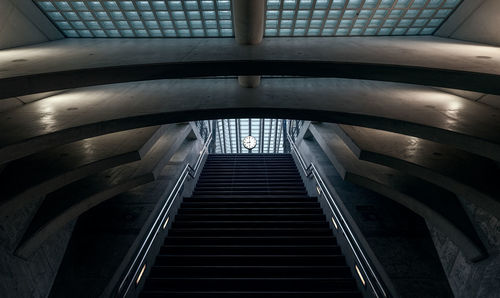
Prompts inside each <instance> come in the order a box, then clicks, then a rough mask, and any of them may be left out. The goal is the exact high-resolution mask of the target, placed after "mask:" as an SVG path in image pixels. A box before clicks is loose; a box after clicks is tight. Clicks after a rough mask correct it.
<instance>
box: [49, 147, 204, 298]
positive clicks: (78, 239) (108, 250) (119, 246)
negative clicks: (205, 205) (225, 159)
mask: <svg viewBox="0 0 500 298" xmlns="http://www.w3.org/2000/svg"><path fill="white" fill-rule="evenodd" d="M201 146H202V144H201V142H199V141H195V140H189V139H188V140H186V141H185V144H184V145H183V147H182V148H181V149H180V150H179V152H178V153H180V152H181V151H185V152H187V155H184V156H181V157H179V156H178V154H176V155H174V156H173V157H172V159H171V160H170V162H169V164H168V165H167V166H166V167H165V168H164V169H163V171H162V172H161V174H160V176H159V177H158V178H157V180H156V181H155V182H151V183H149V184H146V185H143V186H140V187H136V188H134V189H133V190H131V191H128V192H126V193H123V194H121V195H119V196H116V197H115V198H113V199H111V200H109V201H107V202H105V203H102V204H100V205H98V206H96V207H94V208H93V209H91V210H89V211H88V212H86V213H85V214H83V215H82V216H80V217H79V219H78V221H77V224H76V227H75V231H74V233H73V235H72V237H71V241H70V244H69V245H68V250H67V252H66V254H65V256H64V260H63V263H62V265H61V269H60V270H59V273H58V275H57V278H56V280H55V282H54V286H53V288H52V290H51V293H50V297H64V298H66V297H82V298H86V297H109V296H111V295H112V293H113V291H114V289H115V288H116V285H117V283H118V282H119V281H120V280H119V278H120V276H121V275H122V273H123V270H124V269H125V267H126V265H127V264H128V263H129V261H130V260H131V258H132V257H133V253H134V252H135V251H136V250H137V248H138V247H139V246H140V244H141V240H142V239H143V238H144V236H145V235H146V233H147V232H148V227H149V226H150V225H151V223H152V222H153V221H154V219H155V215H156V214H157V212H158V211H159V208H160V207H161V206H162V205H163V203H164V201H165V200H166V195H165V193H166V194H167V195H168V191H167V190H169V189H171V188H172V187H173V184H174V183H175V181H176V179H177V178H178V176H179V174H180V173H181V171H182V169H183V167H184V166H185V163H186V162H189V163H190V164H191V165H193V164H194V162H195V161H196V158H197V157H198V155H199V152H200V149H201ZM185 148H187V150H183V149H185ZM181 155H182V154H181ZM177 201H178V202H177V203H179V204H180V201H181V200H177ZM172 212H173V213H175V210H174V211H172ZM153 259H154V257H153Z"/></svg>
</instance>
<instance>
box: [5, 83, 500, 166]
mask: <svg viewBox="0 0 500 298" xmlns="http://www.w3.org/2000/svg"><path fill="white" fill-rule="evenodd" d="M238 117H259V118H263V117H268V118H269V117H271V118H272V117H275V118H283V119H303V120H317V121H325V122H334V123H343V124H350V125H357V126H364V127H371V128H376V129H381V130H387V131H393V132H397V133H402V134H407V135H412V136H416V137H421V138H424V139H429V140H434V141H437V142H440V143H445V144H449V145H453V146H455V147H458V148H462V149H464V150H466V151H470V152H473V153H476V154H478V155H482V156H485V157H488V158H491V159H495V160H500V133H499V132H500V121H499V119H500V111H499V110H496V109H493V108H490V107H487V106H485V105H482V104H478V103H475V102H471V101H468V100H466V99H463V98H461V97H458V96H456V95H452V94H449V93H446V92H442V91H439V90H435V89H434V88H429V87H423V86H415V85H406V84H396V83H383V82H374V81H358V80H348V79H311V80H307V79H268V80H265V81H263V83H262V88H255V89H248V88H240V87H239V86H238V85H237V84H234V81H233V80H220V79H219V80H218V79H198V80H168V81H150V82H140V83H125V84H115V85H106V86H99V87H92V88H90V87H89V88H81V89H77V90H72V91H69V92H65V93H63V94H59V95H56V96H52V97H50V98H46V99H43V100H41V101H37V102H34V103H31V104H29V105H25V106H22V107H19V108H17V109H15V110H12V111H9V112H5V113H1V114H0V120H1V121H0V130H1V131H2V133H1V134H0V163H5V162H7V161H12V160H15V159H18V158H21V157H23V156H27V155H29V154H32V153H35V152H38V151H41V150H44V149H47V148H50V147H54V146H57V145H62V144H65V143H69V142H74V141H77V140H81V139H84V138H90V137H94V136H97V135H102V134H107V133H112V132H116V131H121V130H127V129H133V128H138V127H145V126H153V125H160V124H166V123H176V122H184V121H190V120H200V119H220V118H238Z"/></svg>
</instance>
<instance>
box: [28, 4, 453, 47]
mask: <svg viewBox="0 0 500 298" xmlns="http://www.w3.org/2000/svg"><path fill="white" fill-rule="evenodd" d="M34 1H35V3H37V5H38V6H39V7H40V8H41V9H42V11H43V12H44V13H45V14H46V15H47V16H48V17H49V19H50V20H51V21H52V22H53V23H54V24H55V25H56V26H57V27H58V28H59V29H60V30H61V32H63V33H64V35H65V36H67V37H90V38H92V37H232V36H234V32H233V22H232V19H233V17H232V12H231V1H230V0H196V1H189V0H187V1H171V0H164V1H158V0H148V1H137V0H134V1H117V0H115V1H108V0H99V1H88V0H85V1H59V0H34ZM461 1H462V0H267V10H266V23H265V36H267V37H275V36H276V37H279V36H360V35H431V34H433V33H434V32H435V31H436V30H437V28H439V26H440V25H441V24H442V23H443V22H444V20H446V18H447V17H448V16H449V15H450V14H451V13H452V12H453V11H454V9H455V8H457V7H458V5H459V4H460V3H461Z"/></svg>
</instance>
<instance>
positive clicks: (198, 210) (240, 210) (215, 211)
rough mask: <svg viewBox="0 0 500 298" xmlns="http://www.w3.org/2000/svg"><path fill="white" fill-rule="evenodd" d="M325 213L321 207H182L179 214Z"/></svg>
mask: <svg viewBox="0 0 500 298" xmlns="http://www.w3.org/2000/svg"><path fill="white" fill-rule="evenodd" d="M249 213H250V214H323V210H321V209H320V208H300V207H295V208H237V207H233V208H182V209H179V212H178V214H249Z"/></svg>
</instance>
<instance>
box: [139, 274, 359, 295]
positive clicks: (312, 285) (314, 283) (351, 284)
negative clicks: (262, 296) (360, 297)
mask: <svg viewBox="0 0 500 298" xmlns="http://www.w3.org/2000/svg"><path fill="white" fill-rule="evenodd" d="M193 284H196V290H197V291H217V290H225V291H255V290H260V291H273V290H274V291H279V290H281V289H283V288H284V287H286V288H287V289H288V290H290V291H294V290H295V291H304V290H307V291H319V292H321V291H328V290H330V291H331V290H354V289H356V282H355V280H354V279H353V278H205V277H198V278H158V277H155V278H149V279H148V280H147V281H146V285H145V288H148V289H166V290H167V289H168V290H169V291H175V290H192V287H193Z"/></svg>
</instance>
